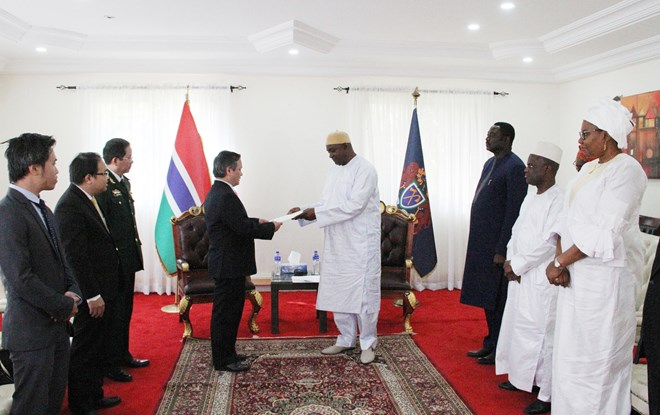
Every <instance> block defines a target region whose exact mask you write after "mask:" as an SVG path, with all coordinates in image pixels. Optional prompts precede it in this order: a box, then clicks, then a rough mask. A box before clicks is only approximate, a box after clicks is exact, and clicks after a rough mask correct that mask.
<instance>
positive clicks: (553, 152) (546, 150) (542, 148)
mask: <svg viewBox="0 0 660 415" xmlns="http://www.w3.org/2000/svg"><path fill="white" fill-rule="evenodd" d="M531 154H534V155H535V156H541V157H544V158H547V159H548V160H550V161H554V162H555V163H557V164H561V154H562V151H561V148H559V147H557V146H556V145H554V144H552V143H548V142H546V141H539V142H538V143H536V148H534V151H532V153H531Z"/></svg>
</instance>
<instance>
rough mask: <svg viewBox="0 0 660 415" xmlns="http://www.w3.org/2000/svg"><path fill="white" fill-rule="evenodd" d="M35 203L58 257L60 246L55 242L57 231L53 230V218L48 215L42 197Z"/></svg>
mask: <svg viewBox="0 0 660 415" xmlns="http://www.w3.org/2000/svg"><path fill="white" fill-rule="evenodd" d="M33 203H34V202H33ZM35 205H37V206H39V210H40V211H41V215H42V216H43V217H44V222H46V228H47V229H48V235H49V236H50V241H51V242H52V243H53V246H54V247H55V252H56V253H57V256H58V257H59V255H60V246H59V244H58V243H57V236H56V235H57V233H56V232H55V225H54V224H53V220H52V218H50V217H49V214H50V212H49V211H48V207H46V202H44V200H43V199H39V204H36V203H35Z"/></svg>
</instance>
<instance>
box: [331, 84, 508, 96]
mask: <svg viewBox="0 0 660 415" xmlns="http://www.w3.org/2000/svg"><path fill="white" fill-rule="evenodd" d="M333 89H334V90H335V91H337V92H346V93H347V94H348V92H349V91H380V92H410V88H404V87H356V88H351V87H350V86H346V87H343V86H338V87H336V88H333ZM419 92H423V93H428V94H468V95H469V94H474V95H482V94H488V95H490V94H493V95H499V96H502V97H505V96H507V95H509V93H508V92H505V91H486V90H474V89H420V90H419Z"/></svg>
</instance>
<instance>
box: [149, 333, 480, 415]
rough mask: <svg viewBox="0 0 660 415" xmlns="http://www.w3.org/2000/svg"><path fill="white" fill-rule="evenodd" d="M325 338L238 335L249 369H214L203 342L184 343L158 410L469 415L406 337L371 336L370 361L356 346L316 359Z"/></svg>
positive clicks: (169, 414) (189, 414)
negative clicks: (375, 339) (373, 339)
mask: <svg viewBox="0 0 660 415" xmlns="http://www.w3.org/2000/svg"><path fill="white" fill-rule="evenodd" d="M333 343H334V339H328V338H304V339H256V340H239V342H238V344H237V349H238V352H239V353H241V354H245V355H248V356H249V360H248V363H250V364H251V365H252V367H251V369H250V370H249V371H247V372H242V373H237V374H234V373H229V372H217V371H215V370H213V367H212V365H211V342H210V340H200V339H188V340H186V342H185V344H184V346H183V350H182V352H181V356H180V357H179V361H178V362H177V364H176V368H175V369H174V373H173V374H172V377H171V379H170V381H169V382H168V384H167V387H166V390H165V394H164V396H163V399H162V400H161V403H160V406H159V408H158V411H157V415H184V414H185V415H193V414H199V415H202V414H204V415H206V414H214V415H216V414H217V415H228V414H232V415H234V414H235V415H284V414H291V415H390V414H392V415H394V414H401V415H415V414H446V415H453V414H457V415H463V414H467V415H469V414H471V412H470V410H469V409H468V408H467V406H466V405H465V404H464V403H463V402H462V401H461V400H460V398H459V397H458V396H457V395H456V393H455V392H454V390H453V389H452V388H451V386H449V384H448V383H447V382H446V381H445V379H444V378H443V377H442V376H441V375H440V374H439V373H438V371H437V370H436V369H435V368H434V367H433V365H432V364H431V363H430V362H429V361H428V359H427V358H426V356H424V354H423V353H422V352H421V351H420V350H419V348H418V347H417V346H416V345H415V343H414V342H413V341H412V339H411V338H410V337H409V336H407V335H398V336H383V337H379V338H378V348H377V350H376V360H375V362H374V363H372V364H370V365H363V364H361V363H360V353H359V351H357V350H356V351H351V352H348V353H345V354H339V355H336V356H323V355H321V353H320V350H321V349H323V348H325V347H327V346H330V345H332V344H333Z"/></svg>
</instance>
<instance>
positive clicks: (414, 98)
mask: <svg viewBox="0 0 660 415" xmlns="http://www.w3.org/2000/svg"><path fill="white" fill-rule="evenodd" d="M420 95H422V94H420V93H419V88H418V87H415V90H414V91H413V93H412V97H413V100H414V101H415V108H417V98H419V96H420Z"/></svg>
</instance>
